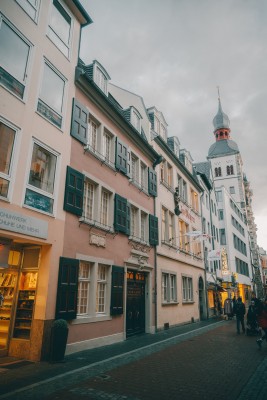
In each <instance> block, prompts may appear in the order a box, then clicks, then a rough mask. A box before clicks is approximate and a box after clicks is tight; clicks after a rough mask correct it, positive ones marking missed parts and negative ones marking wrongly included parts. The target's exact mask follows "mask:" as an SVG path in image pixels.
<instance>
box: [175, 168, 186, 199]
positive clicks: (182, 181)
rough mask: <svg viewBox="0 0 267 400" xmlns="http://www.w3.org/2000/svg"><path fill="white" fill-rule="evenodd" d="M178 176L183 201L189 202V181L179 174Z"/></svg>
mask: <svg viewBox="0 0 267 400" xmlns="http://www.w3.org/2000/svg"><path fill="white" fill-rule="evenodd" d="M177 178H178V188H179V193H180V198H181V200H182V201H183V202H185V203H186V202H187V183H186V181H185V180H184V179H183V178H182V177H181V176H180V175H177Z"/></svg>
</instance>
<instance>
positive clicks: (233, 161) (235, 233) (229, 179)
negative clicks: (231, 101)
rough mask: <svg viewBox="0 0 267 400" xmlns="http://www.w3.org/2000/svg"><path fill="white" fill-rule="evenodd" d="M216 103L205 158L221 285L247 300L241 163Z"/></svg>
mask: <svg viewBox="0 0 267 400" xmlns="http://www.w3.org/2000/svg"><path fill="white" fill-rule="evenodd" d="M218 102H219V105H218V112H217V114H216V115H215V117H214V119H213V126H214V136H215V143H214V144H213V145H211V147H210V149H209V152H208V157H207V158H208V159H209V160H210V163H211V169H212V174H213V179H214V187H215V191H216V197H217V202H218V212H219V232H220V244H221V250H222V257H223V259H222V275H223V284H224V287H225V288H226V289H227V291H228V295H229V296H233V294H234V295H235V296H236V297H237V296H242V299H243V301H247V300H249V298H250V292H251V290H252V289H253V287H252V281H253V279H252V278H253V271H252V265H251V253H250V242H249V230H248V225H247V209H246V200H245V199H246V196H245V187H244V175H243V170H242V166H243V163H242V158H241V154H240V151H239V148H238V145H237V143H236V142H235V141H233V140H232V139H231V136H230V132H231V130H230V120H229V118H228V116H227V115H226V114H225V113H224V112H223V110H222V105H221V100H220V97H219V99H218Z"/></svg>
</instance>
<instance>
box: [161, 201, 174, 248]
mask: <svg viewBox="0 0 267 400" xmlns="http://www.w3.org/2000/svg"><path fill="white" fill-rule="evenodd" d="M161 238H162V239H161V240H162V241H163V242H167V243H169V244H173V245H174V244H175V231H174V214H173V213H171V212H169V211H168V210H166V209H165V208H164V207H162V217H161Z"/></svg>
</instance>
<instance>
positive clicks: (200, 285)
mask: <svg viewBox="0 0 267 400" xmlns="http://www.w3.org/2000/svg"><path fill="white" fill-rule="evenodd" d="M198 299H199V318H200V321H202V320H203V319H205V314H204V305H205V299H204V283H203V279H202V277H200V278H199V281H198Z"/></svg>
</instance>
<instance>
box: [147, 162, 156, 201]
mask: <svg viewBox="0 0 267 400" xmlns="http://www.w3.org/2000/svg"><path fill="white" fill-rule="evenodd" d="M148 193H149V194H151V196H155V197H156V196H157V195H158V189H157V173H156V172H155V171H154V170H153V169H151V168H148Z"/></svg>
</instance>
